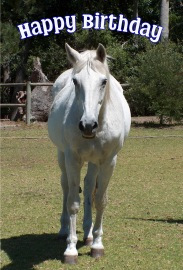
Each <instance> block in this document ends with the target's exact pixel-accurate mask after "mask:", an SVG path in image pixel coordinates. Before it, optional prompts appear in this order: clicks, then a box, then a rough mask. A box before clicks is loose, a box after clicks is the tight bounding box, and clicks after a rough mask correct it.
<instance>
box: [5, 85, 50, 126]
mask: <svg viewBox="0 0 183 270" xmlns="http://www.w3.org/2000/svg"><path fill="white" fill-rule="evenodd" d="M52 85H53V83H31V82H29V81H28V82H26V83H0V86H6V87H7V86H26V93H27V98H26V104H22V103H17V104H13V103H12V104H0V107H1V108H4V107H26V123H27V125H30V117H31V87H32V86H52Z"/></svg>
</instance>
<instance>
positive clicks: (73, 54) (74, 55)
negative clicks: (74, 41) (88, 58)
mask: <svg viewBox="0 0 183 270" xmlns="http://www.w3.org/2000/svg"><path fill="white" fill-rule="evenodd" d="M65 49H66V53H67V57H68V60H69V62H70V63H71V64H72V65H74V64H75V63H76V62H77V61H78V60H79V59H80V57H81V56H80V54H79V53H78V52H77V51H76V50H74V49H72V48H71V47H70V46H69V45H68V44H67V43H65Z"/></svg>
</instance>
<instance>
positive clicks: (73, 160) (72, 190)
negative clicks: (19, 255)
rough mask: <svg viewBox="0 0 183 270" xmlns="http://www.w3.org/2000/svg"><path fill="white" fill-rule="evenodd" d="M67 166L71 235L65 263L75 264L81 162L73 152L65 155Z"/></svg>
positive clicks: (65, 253) (68, 239)
mask: <svg viewBox="0 0 183 270" xmlns="http://www.w3.org/2000/svg"><path fill="white" fill-rule="evenodd" d="M65 166H66V172H67V178H68V186H69V193H68V197H67V211H68V215H69V235H68V237H67V249H66V251H65V252H64V262H65V263H69V264H74V263H76V262H77V257H78V252H77V249H76V244H77V240H78V239H77V235H76V214H77V213H78V210H79V205H80V198H79V183H80V171H81V162H80V160H79V159H78V158H77V156H75V155H74V154H73V153H72V152H70V151H69V152H67V153H66V154H65Z"/></svg>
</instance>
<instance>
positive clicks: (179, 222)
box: [125, 218, 183, 224]
mask: <svg viewBox="0 0 183 270" xmlns="http://www.w3.org/2000/svg"><path fill="white" fill-rule="evenodd" d="M125 219H131V220H138V221H152V222H164V223H170V224H183V220H182V219H171V218H169V219H156V218H125Z"/></svg>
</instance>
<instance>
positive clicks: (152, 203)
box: [1, 124, 183, 270]
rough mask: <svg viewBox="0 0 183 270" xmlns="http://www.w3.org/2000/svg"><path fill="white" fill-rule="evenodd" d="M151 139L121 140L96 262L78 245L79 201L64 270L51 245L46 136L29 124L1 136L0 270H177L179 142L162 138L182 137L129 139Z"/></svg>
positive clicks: (54, 211) (52, 156) (53, 166)
mask: <svg viewBox="0 0 183 270" xmlns="http://www.w3.org/2000/svg"><path fill="white" fill-rule="evenodd" d="M151 135H153V136H159V137H157V138H129V139H128V140H127V141H126V143H125V145H124V148H123V149H122V151H121V152H120V153H119V156H118V162H117V166H116V169H115V172H114V175H113V177H112V179H111V182H110V185H109V202H108V206H107V208H106V211H105V217H104V245H105V256H104V257H103V258H101V259H99V260H95V259H92V258H90V256H89V248H87V247H84V246H83V243H82V238H83V231H82V216H83V207H82V202H83V196H82V195H81V208H80V213H79V215H78V224H77V231H78V237H79V241H78V251H79V259H78V264H77V265H75V266H68V265H64V264H63V256H62V254H63V252H64V250H65V247H66V245H65V243H64V242H62V241H58V240H57V232H58V230H59V225H60V224H59V218H60V209H61V197H62V193H61V190H60V180H59V178H60V171H59V168H58V166H57V160H56V149H55V148H54V146H53V145H52V144H51V142H50V141H49V139H46V138H45V137H46V136H47V130H46V128H45V126H42V125H41V126H38V125H37V124H36V125H31V126H30V127H26V126H22V127H20V128H19V129H13V130H9V129H6V130H3V131H2V132H1V136H2V137H3V138H5V139H3V138H2V144H1V148H2V150H1V156H2V165H1V174H2V183H1V204H2V206H1V217H2V233H1V236H2V241H1V242H2V255H1V259H2V269H3V270H31V269H35V270H41V269H43V270H61V269H83V270H86V269H107V270H108V269H110V270H111V269H119V270H121V269H122V270H123V269H130V270H138V269H139V270H146V269H147V270H159V269H162V270H169V269H170V270H173V269H177V270H180V269H183V263H182V254H183V247H182V240H183V239H182V238H183V237H182V235H183V210H182V205H183V196H182V194H183V185H182V169H183V139H182V138H181V137H164V136H167V135H183V129H182V127H180V126H175V127H172V128H162V129H157V128H155V129H153V128H142V127H141V128H132V131H131V133H130V136H142V137H143V136H151ZM7 137H17V139H15V138H14V139H9V138H7ZM20 137H23V138H25V137H36V138H37V139H20ZM43 137H44V138H43ZM39 138H40V139H39ZM41 138H42V139H41ZM85 169H86V167H85V168H84V170H83V173H82V178H83V177H84V172H85Z"/></svg>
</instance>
